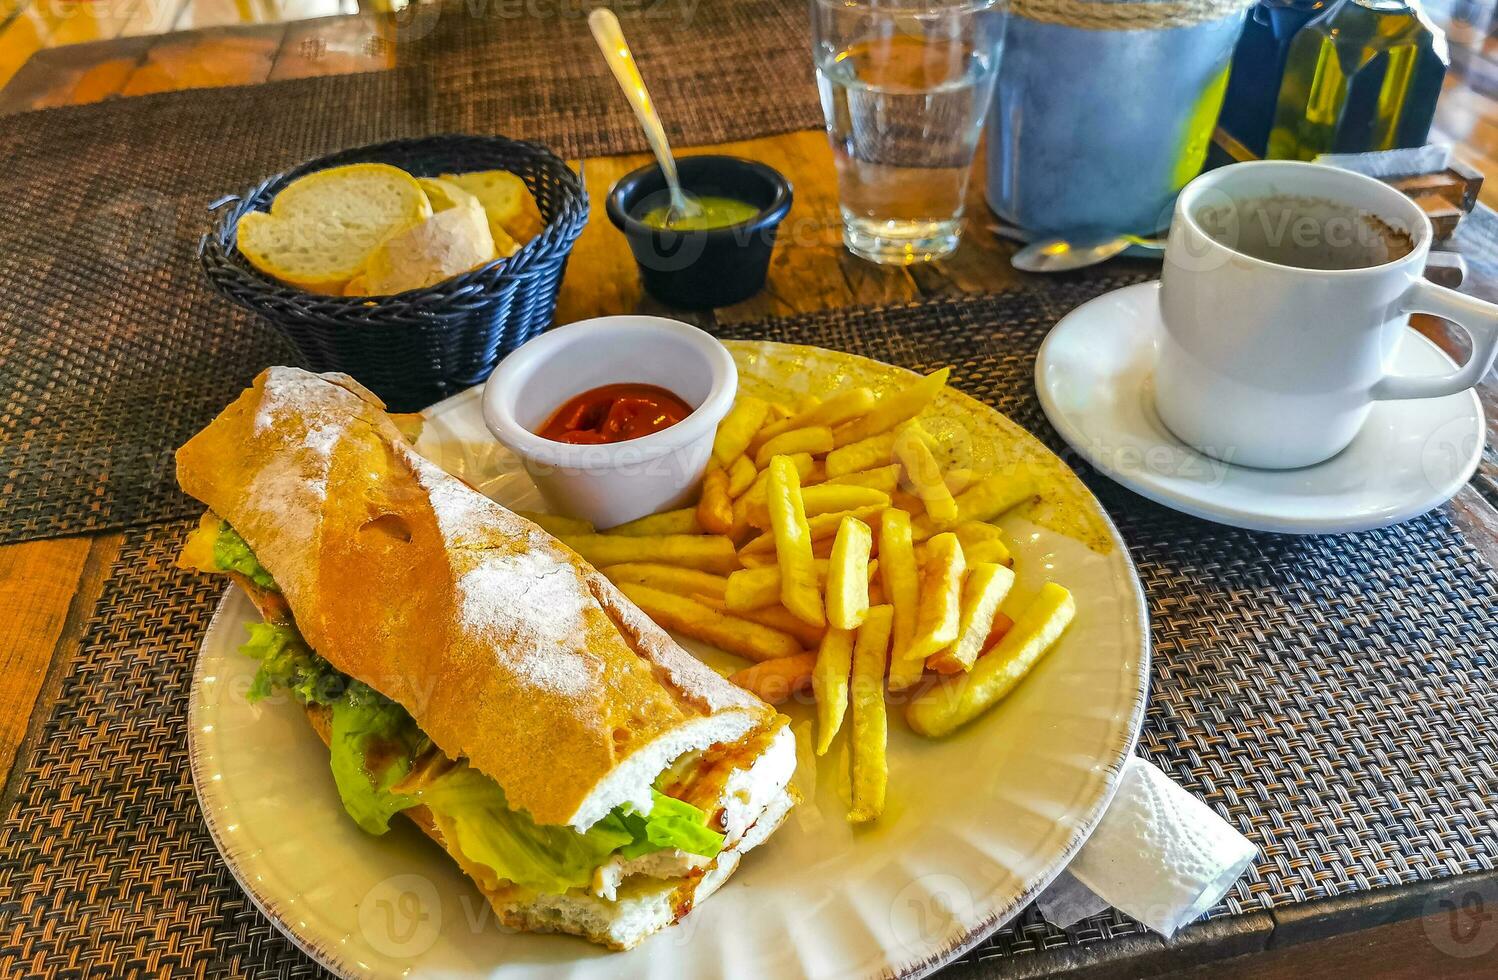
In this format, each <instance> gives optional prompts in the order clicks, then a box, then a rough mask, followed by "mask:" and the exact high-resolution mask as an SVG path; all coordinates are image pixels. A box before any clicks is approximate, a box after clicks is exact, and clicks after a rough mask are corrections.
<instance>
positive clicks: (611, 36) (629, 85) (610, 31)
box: [588, 7, 702, 227]
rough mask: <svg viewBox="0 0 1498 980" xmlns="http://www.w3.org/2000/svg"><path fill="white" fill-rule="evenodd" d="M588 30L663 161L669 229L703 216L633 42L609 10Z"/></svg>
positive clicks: (593, 17)
mask: <svg viewBox="0 0 1498 980" xmlns="http://www.w3.org/2000/svg"><path fill="white" fill-rule="evenodd" d="M588 27H589V29H591V30H592V32H593V40H595V41H597V42H598V50H600V51H602V52H603V59H604V60H605V61H607V62H608V63H609V69H610V70H611V71H612V72H613V73H614V78H615V80H616V81H618V83H619V87H620V88H622V89H623V90H624V97H625V98H627V99H629V105H630V108H632V109H634V110H635V118H636V119H638V120H640V127H641V128H642V129H644V130H645V139H646V141H648V142H649V143H650V149H651V150H652V151H654V153H655V158H656V160H657V161H659V162H660V165H661V173H663V174H665V175H666V189H667V191H669V193H670V195H671V206H670V208H669V209H668V210H667V211H666V225H667V227H669V226H670V225H672V224H674V223H675V222H677V221H678V220H680V219H681V218H690V217H695V216H696V215H699V214H701V213H702V208H701V206H699V205H698V204H697V202H696V201H695V200H692V199H691V198H689V197H687V196H686V195H685V194H683V193H682V191H681V181H680V180H678V179H677V176H676V158H675V157H673V156H672V155H671V144H670V143H668V142H666V130H665V128H664V127H662V126H661V118H660V116H658V115H656V113H655V103H654V102H652V101H651V99H650V92H649V90H647V89H646V88H645V79H644V78H642V77H641V76H640V68H639V66H638V65H637V64H635V56H634V55H633V54H631V53H630V50H629V42H627V41H625V40H624V29H623V28H622V27H620V26H619V18H618V17H616V16H614V12H613V11H612V10H610V9H608V8H607V7H600V8H598V9H597V10H595V11H593V12H592V13H591V14H589V15H588Z"/></svg>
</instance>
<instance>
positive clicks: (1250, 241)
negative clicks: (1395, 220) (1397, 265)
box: [1195, 194, 1415, 269]
mask: <svg viewBox="0 0 1498 980" xmlns="http://www.w3.org/2000/svg"><path fill="white" fill-rule="evenodd" d="M1195 217H1196V220H1197V222H1198V223H1200V224H1201V226H1202V229H1203V230H1204V231H1205V232H1206V233H1207V234H1208V235H1210V236H1211V237H1212V238H1213V239H1214V240H1215V241H1217V242H1218V243H1220V244H1222V245H1226V246H1227V247H1228V248H1231V249H1233V250H1234V251H1236V252H1242V253H1243V254H1244V255H1250V256H1253V257H1254V258H1256V259H1262V260H1263V261H1265V262H1273V263H1275V264H1276V265H1287V266H1291V267H1293V268H1296V269H1369V268H1372V267H1373V266H1377V265H1384V264H1385V263H1388V262H1393V261H1395V260H1396V259H1401V258H1403V257H1404V256H1406V255H1408V254H1410V252H1411V251H1413V250H1414V247H1415V241H1414V237H1413V236H1412V235H1411V234H1410V233H1409V232H1408V231H1406V230H1404V229H1401V228H1396V227H1394V226H1393V225H1391V224H1389V223H1388V222H1387V221H1385V220H1383V219H1382V218H1379V217H1377V216H1375V215H1372V214H1369V213H1367V212H1366V211H1359V210H1358V209H1357V208H1354V207H1350V206H1349V205H1346V204H1338V203H1336V202H1335V201H1328V200H1325V199H1323V198H1316V197H1297V196H1294V195H1288V194H1282V195H1275V196H1273V197H1261V198H1249V199H1246V200H1241V201H1234V202H1232V203H1230V204H1221V205H1204V206H1203V207H1201V208H1199V209H1198V210H1197V212H1196V215H1195Z"/></svg>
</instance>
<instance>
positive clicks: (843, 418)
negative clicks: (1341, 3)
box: [749, 388, 878, 452]
mask: <svg viewBox="0 0 1498 980" xmlns="http://www.w3.org/2000/svg"><path fill="white" fill-rule="evenodd" d="M877 403H878V399H877V398H876V397H875V396H874V392H873V390H872V389H870V388H849V389H847V390H845V391H840V392H838V393H837V394H836V395H833V396H832V397H831V398H829V399H827V400H826V401H824V402H820V403H818V404H815V405H812V406H810V407H808V408H805V409H803V410H801V411H799V412H797V413H796V414H795V415H794V416H792V417H791V418H788V419H785V420H783V421H780V422H774V423H771V424H770V425H767V426H765V427H764V428H762V429H760V430H759V432H758V433H757V434H756V435H755V437H754V441H753V442H751V443H750V444H749V451H750V452H757V451H758V450H759V447H760V446H762V445H764V444H765V442H767V441H769V440H770V439H773V438H774V437H775V436H778V435H780V434H781V433H782V432H788V431H790V430H791V429H805V428H807V427H809V426H814V425H825V426H837V425H842V424H843V423H844V422H847V421H848V420H849V419H854V418H857V417H858V416H860V415H863V414H864V413H866V412H868V411H870V410H871V409H872V408H873V407H874V406H875V404H877Z"/></svg>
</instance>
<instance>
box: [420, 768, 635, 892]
mask: <svg viewBox="0 0 1498 980" xmlns="http://www.w3.org/2000/svg"><path fill="white" fill-rule="evenodd" d="M417 795H418V796H419V797H420V799H421V802H422V803H425V804H426V805H427V807H428V808H429V809H430V810H431V811H432V816H433V818H434V819H435V820H436V822H437V826H438V827H439V828H441V830H442V836H443V837H445V838H446V839H447V841H448V842H449V843H451V844H454V845H456V846H457V848H458V849H459V850H460V851H462V853H463V856H464V857H465V858H467V859H468V860H469V861H470V862H472V863H474V864H481V865H484V866H485V867H488V868H489V869H491V870H492V871H493V872H494V873H495V874H496V875H498V876H499V877H500V878H503V879H506V880H508V881H513V882H515V883H516V884H517V885H522V886H524V887H526V888H533V889H535V890H536V891H539V892H545V893H547V894H553V895H556V894H561V893H562V892H565V891H567V889H569V888H580V887H582V886H584V885H587V884H588V882H589V880H590V879H591V878H592V877H593V872H594V870H595V869H596V868H597V867H598V866H599V865H601V864H603V863H604V862H605V861H607V860H608V858H609V855H611V854H613V853H614V852H615V851H617V850H618V849H619V848H621V847H623V846H624V845H626V844H628V843H630V840H631V836H630V833H629V831H628V830H626V829H625V828H624V826H623V823H622V821H620V820H618V819H617V818H615V817H614V816H613V815H612V814H611V815H610V816H609V817H605V818H604V819H603V820H600V821H599V822H598V823H596V824H594V825H593V826H592V827H590V828H588V830H587V831H586V832H585V833H581V834H579V833H578V832H577V831H575V830H572V829H571V828H568V827H557V826H551V825H543V824H538V823H536V822H535V821H534V820H532V819H531V818H530V816H529V815H527V814H526V813H524V812H522V811H519V810H512V809H510V807H509V805H508V803H507V802H506V801H505V794H504V790H502V789H500V788H499V784H498V783H496V782H495V781H494V780H492V779H490V778H489V777H488V776H485V775H484V774H483V773H481V772H479V771H478V770H476V769H474V768H472V767H470V766H466V765H460V766H458V767H457V768H455V769H453V770H452V771H450V772H448V773H445V774H444V775H442V776H440V777H438V778H437V779H434V780H433V781H432V782H431V783H429V784H428V785H426V786H424V787H422V788H421V789H420V790H419V791H418V793H417Z"/></svg>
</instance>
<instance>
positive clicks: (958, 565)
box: [905, 532, 967, 660]
mask: <svg viewBox="0 0 1498 980" xmlns="http://www.w3.org/2000/svg"><path fill="white" fill-rule="evenodd" d="M966 570H967V563H966V560H965V559H964V558H963V555H962V545H960V544H958V543H957V535H955V534H952V533H951V532H948V533H946V534H938V535H937V536H936V537H934V538H932V539H931V542H930V543H929V544H928V545H927V546H926V563H925V564H924V565H922V566H921V605H920V610H919V611H918V612H917V614H916V621H915V636H913V637H912V638H911V640H910V646H909V647H907V648H906V649H905V656H906V658H907V659H910V660H925V659H926V658H927V657H929V656H931V655H932V654H933V653H935V652H937V651H938V650H940V649H941V648H942V647H944V646H946V645H947V644H949V643H952V642H953V641H955V640H956V639H957V631H958V629H959V628H960V627H961V625H962V575H963V572H965V571H966Z"/></svg>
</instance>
